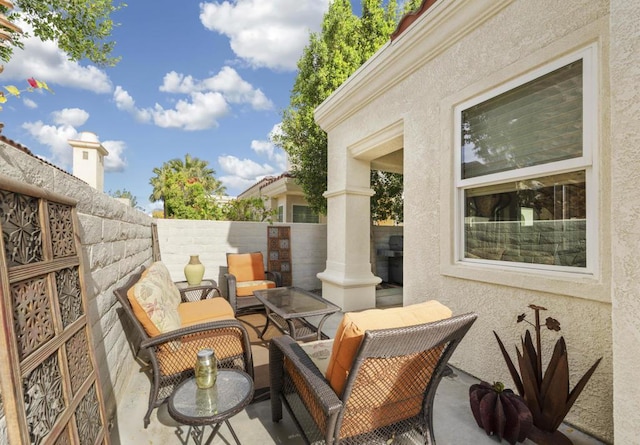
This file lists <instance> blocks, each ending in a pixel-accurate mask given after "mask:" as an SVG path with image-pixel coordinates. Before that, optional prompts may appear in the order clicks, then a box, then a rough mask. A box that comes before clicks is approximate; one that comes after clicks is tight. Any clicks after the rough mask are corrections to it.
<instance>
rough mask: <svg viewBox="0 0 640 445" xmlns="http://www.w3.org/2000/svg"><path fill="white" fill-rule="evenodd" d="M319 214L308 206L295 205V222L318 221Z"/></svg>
mask: <svg viewBox="0 0 640 445" xmlns="http://www.w3.org/2000/svg"><path fill="white" fill-rule="evenodd" d="M318 221H319V218H318V215H317V214H315V213H313V212H312V211H311V209H310V208H309V207H308V206H296V205H294V206H293V221H292V222H294V223H317V222H318Z"/></svg>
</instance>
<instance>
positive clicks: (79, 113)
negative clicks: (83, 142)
mask: <svg viewBox="0 0 640 445" xmlns="http://www.w3.org/2000/svg"><path fill="white" fill-rule="evenodd" d="M51 117H52V118H53V122H54V123H55V124H62V125H65V124H67V125H70V126H72V127H80V126H82V125H84V124H85V122H87V119H89V113H87V112H86V111H85V110H82V109H80V108H65V109H63V110H60V111H54V112H53V113H51Z"/></svg>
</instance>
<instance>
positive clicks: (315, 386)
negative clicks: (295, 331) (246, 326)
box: [269, 335, 342, 424]
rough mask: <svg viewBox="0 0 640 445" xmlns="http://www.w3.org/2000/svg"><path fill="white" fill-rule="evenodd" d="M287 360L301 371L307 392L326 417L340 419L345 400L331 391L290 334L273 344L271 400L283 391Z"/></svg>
mask: <svg viewBox="0 0 640 445" xmlns="http://www.w3.org/2000/svg"><path fill="white" fill-rule="evenodd" d="M285 358H286V359H287V360H289V361H290V363H291V365H292V366H293V367H294V368H295V369H296V371H298V372H299V375H300V377H301V378H302V383H303V384H304V386H305V389H306V390H307V391H308V393H309V394H311V395H312V397H313V399H314V401H315V403H316V404H317V406H318V407H320V408H321V410H322V412H323V413H324V415H325V417H326V418H330V417H334V416H337V415H338V413H339V412H340V410H341V409H342V401H341V400H340V399H339V398H338V396H337V395H336V393H335V392H334V391H333V388H331V386H330V385H329V382H328V381H327V380H326V379H325V377H324V376H323V375H322V373H321V372H320V370H319V369H318V367H317V366H316V365H315V364H314V363H313V362H312V361H311V358H310V357H309V356H308V355H307V354H306V353H305V352H304V351H303V350H302V348H300V345H299V344H298V343H297V342H296V341H295V340H294V339H293V338H291V337H290V336H288V335H284V336H281V337H276V338H273V339H271V341H270V343H269V372H270V378H271V382H270V383H271V400H272V401H273V400H274V399H275V400H278V398H279V394H278V392H279V391H281V390H282V382H283V377H284V373H285V372H286V370H285V368H284V359H285ZM327 424H334V422H328V423H327Z"/></svg>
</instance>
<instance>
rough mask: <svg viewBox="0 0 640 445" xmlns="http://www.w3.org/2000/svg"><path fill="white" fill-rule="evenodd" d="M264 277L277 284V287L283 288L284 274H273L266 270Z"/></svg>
mask: <svg viewBox="0 0 640 445" xmlns="http://www.w3.org/2000/svg"><path fill="white" fill-rule="evenodd" d="M264 275H265V277H266V279H267V280H271V281H273V282H274V283H276V287H281V286H282V274H281V273H280V272H273V271H270V270H265V271H264Z"/></svg>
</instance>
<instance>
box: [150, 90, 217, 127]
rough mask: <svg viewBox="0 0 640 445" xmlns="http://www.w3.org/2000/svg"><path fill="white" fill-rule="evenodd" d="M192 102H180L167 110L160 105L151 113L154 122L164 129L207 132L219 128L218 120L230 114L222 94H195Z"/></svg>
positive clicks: (192, 96)
mask: <svg viewBox="0 0 640 445" xmlns="http://www.w3.org/2000/svg"><path fill="white" fill-rule="evenodd" d="M190 99H191V101H186V100H180V101H178V102H177V103H176V105H175V108H174V109H172V110H166V109H164V108H163V107H162V106H160V105H159V104H156V106H155V108H154V109H153V110H152V111H150V113H151V115H152V116H153V122H154V123H155V124H156V125H157V126H159V127H162V128H183V129H185V130H205V129H207V128H212V127H217V126H218V119H220V118H221V117H223V116H225V115H226V114H227V113H228V111H229V110H228V106H227V102H226V101H225V100H224V97H222V95H221V94H220V93H194V94H192V95H191V98H190Z"/></svg>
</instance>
